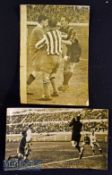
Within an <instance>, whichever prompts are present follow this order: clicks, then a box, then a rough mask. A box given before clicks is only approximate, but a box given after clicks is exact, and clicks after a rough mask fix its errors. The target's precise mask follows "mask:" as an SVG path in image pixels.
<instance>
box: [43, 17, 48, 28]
mask: <svg viewBox="0 0 112 175" xmlns="http://www.w3.org/2000/svg"><path fill="white" fill-rule="evenodd" d="M47 26H48V19H46V20H44V21H43V27H47Z"/></svg>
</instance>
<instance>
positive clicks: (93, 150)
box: [90, 143, 95, 155]
mask: <svg viewBox="0 0 112 175" xmlns="http://www.w3.org/2000/svg"><path fill="white" fill-rule="evenodd" d="M90 146H91V149H92V152H93V155H95V145H94V143H91V144H90Z"/></svg>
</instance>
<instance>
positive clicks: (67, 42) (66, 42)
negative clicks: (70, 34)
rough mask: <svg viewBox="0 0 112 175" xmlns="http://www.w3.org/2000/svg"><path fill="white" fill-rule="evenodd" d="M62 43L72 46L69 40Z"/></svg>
mask: <svg viewBox="0 0 112 175" xmlns="http://www.w3.org/2000/svg"><path fill="white" fill-rule="evenodd" d="M62 43H63V44H66V45H72V42H71V41H70V40H62Z"/></svg>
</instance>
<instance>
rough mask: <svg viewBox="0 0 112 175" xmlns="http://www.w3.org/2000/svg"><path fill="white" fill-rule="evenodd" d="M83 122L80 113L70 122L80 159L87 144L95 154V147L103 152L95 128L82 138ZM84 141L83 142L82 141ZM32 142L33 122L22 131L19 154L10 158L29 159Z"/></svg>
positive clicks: (73, 144) (74, 143)
mask: <svg viewBox="0 0 112 175" xmlns="http://www.w3.org/2000/svg"><path fill="white" fill-rule="evenodd" d="M82 126H83V124H82V123H81V121H80V114H79V115H78V116H77V117H74V118H73V119H72V121H71V122H70V123H69V127H72V137H71V143H72V146H73V147H74V148H75V149H77V150H78V153H79V159H81V158H82V156H83V153H84V151H85V148H86V145H89V146H90V148H91V149H92V152H93V155H95V147H97V148H98V150H99V152H100V153H102V149H101V147H100V145H99V143H98V142H97V138H96V134H95V131H94V129H93V131H92V133H90V134H85V135H84V138H83V140H81V129H82ZM81 141H82V142H81ZM31 142H32V124H30V125H29V126H28V128H27V129H25V130H23V131H22V138H21V140H20V144H19V147H18V149H17V155H11V156H9V157H8V160H10V159H12V158H17V159H18V160H21V159H22V160H27V159H28V156H29V155H30V153H31V145H32V144H31Z"/></svg>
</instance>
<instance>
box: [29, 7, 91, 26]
mask: <svg viewBox="0 0 112 175" xmlns="http://www.w3.org/2000/svg"><path fill="white" fill-rule="evenodd" d="M40 14H41V15H46V16H47V17H48V18H49V17H51V16H52V17H55V18H56V19H57V21H60V17H61V16H65V17H66V18H67V19H68V21H69V22H73V23H87V22H88V8H87V7H80V6H67V5H58V6H57V5H52V6H51V5H28V6H27V21H37V19H38V16H39V15H40Z"/></svg>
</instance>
